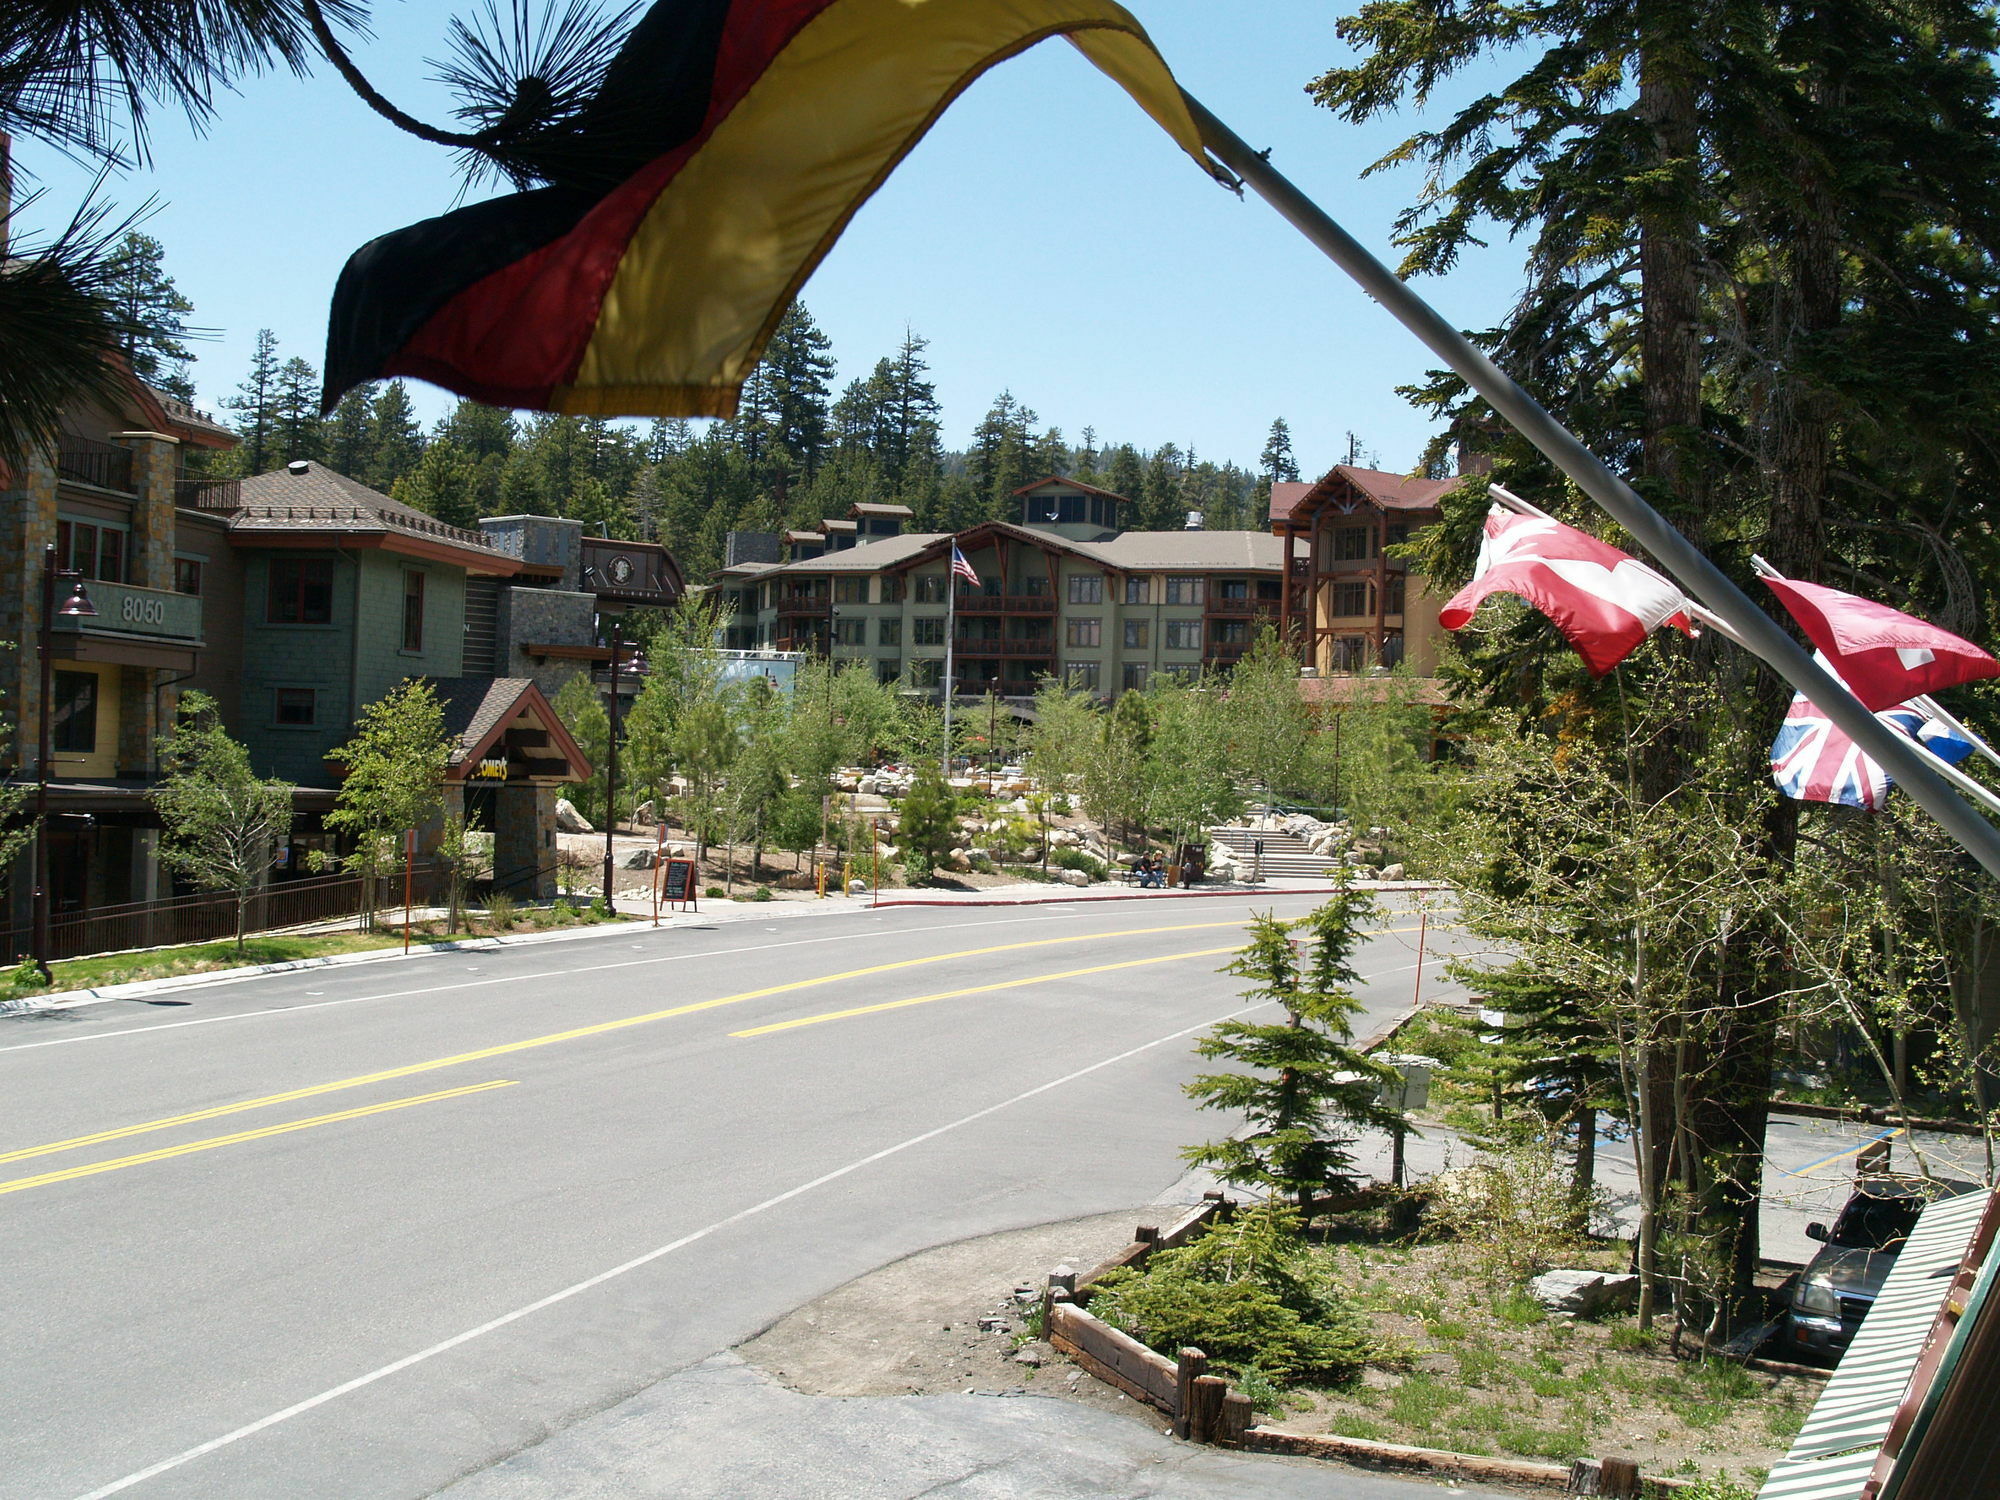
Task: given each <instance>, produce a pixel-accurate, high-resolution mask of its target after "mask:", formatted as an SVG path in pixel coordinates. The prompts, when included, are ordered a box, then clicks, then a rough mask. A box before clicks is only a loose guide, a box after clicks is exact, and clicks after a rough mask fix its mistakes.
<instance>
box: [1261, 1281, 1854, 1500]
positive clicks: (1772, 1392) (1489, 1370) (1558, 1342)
mask: <svg viewBox="0 0 2000 1500" xmlns="http://www.w3.org/2000/svg"><path fill="white" fill-rule="evenodd" d="M1337 1254H1338V1256H1339V1269H1338V1270H1337V1272H1336V1273H1335V1274H1336V1277H1337V1279H1338V1281H1339V1282H1340V1283H1341V1284H1343V1285H1345V1286H1347V1287H1350V1288H1352V1290H1353V1295H1354V1296H1355V1298H1356V1299H1357V1300H1358V1301H1359V1302H1360V1303H1361V1304H1362V1305H1363V1306H1364V1307H1365V1308H1366V1309H1367V1311H1368V1313H1369V1314H1370V1317H1371V1320H1372V1321H1373V1323H1374V1325H1375V1327H1376V1330H1377V1332H1378V1333H1379V1334H1381V1335H1382V1336H1384V1337H1385V1338H1388V1339H1391V1340H1393V1341H1395V1342H1396V1343H1398V1344H1400V1345H1401V1346H1402V1347H1403V1348H1404V1349H1406V1350H1407V1351H1408V1358H1407V1361H1406V1362H1404V1363H1403V1364H1402V1365H1401V1367H1400V1368H1394V1369H1380V1368H1377V1369H1371V1370H1368V1371H1367V1372H1366V1373H1365V1374H1364V1375H1363V1377H1362V1378H1361V1379H1360V1380H1358V1381H1355V1382H1353V1383H1352V1384H1350V1385H1348V1386H1345V1387H1341V1388H1338V1389H1333V1390H1314V1391H1307V1390H1295V1391H1291V1392H1288V1393H1286V1395H1285V1397H1284V1398H1283V1399H1284V1400H1285V1401H1286V1404H1287V1406H1288V1407H1289V1409H1288V1410H1286V1411H1284V1412H1283V1413H1281V1414H1279V1420H1280V1421H1282V1422H1283V1423H1284V1424H1285V1425H1286V1426H1289V1427H1296V1428H1299V1429H1301V1430H1305V1431H1317V1432H1330V1433H1336V1434H1339V1435H1341V1436H1346V1437H1357V1438H1369V1439H1374V1440H1378V1441H1384V1442H1392V1443H1411V1444H1416V1445H1418V1446H1420V1447H1427V1448H1448V1449H1452V1450H1454V1451H1456V1452H1459V1453H1485V1454H1504V1455H1508V1456H1511V1457H1518V1458H1526V1459H1532V1460H1538V1461H1542V1462H1547V1463H1567V1462H1568V1461H1569V1460H1571V1459H1573V1458H1580V1457H1586V1456H1590V1457H1624V1458H1632V1459H1636V1460H1638V1462H1639V1465H1640V1468H1641V1469H1642V1471H1643V1472H1645V1473H1647V1474H1655V1475H1685V1476H1697V1475H1715V1476H1722V1475H1726V1476H1727V1477H1728V1478H1730V1479H1732V1480H1734V1481H1736V1482H1737V1483H1738V1484H1745V1485H1748V1486H1749V1488H1750V1489H1751V1490H1753V1491H1754V1488H1755V1485H1756V1483H1757V1482H1759V1481H1760V1480H1761V1479H1762V1477H1763V1473H1764V1471H1765V1470H1767V1469H1768V1468H1769V1467H1770V1466H1771V1465H1772V1464H1773V1463H1775V1462H1776V1461H1777V1460H1778V1459H1779V1458H1781V1457H1783V1456H1784V1453H1785V1449H1786V1447H1787V1446H1788V1445H1789V1444H1790V1442H1791V1439H1792V1436H1793V1435H1794V1434H1795V1433H1796V1432H1797V1431H1798V1429H1799V1426H1800V1424H1801V1423H1802V1422H1804V1420H1805V1417H1806V1414H1807V1413H1808V1412H1809V1411H1810V1410H1811V1409H1812V1404H1813V1402H1814V1401H1815V1400H1816V1399H1818V1396H1819V1393H1820V1391H1821V1390H1822V1389H1823V1388H1824V1387H1823V1384H1822V1382H1819V1381H1816V1380H1812V1379H1809V1378H1805V1377H1801V1376H1794V1375H1779V1374H1772V1373H1768V1372H1764V1371H1757V1370H1748V1369H1745V1368H1743V1367H1742V1366H1740V1365H1736V1364H1733V1363H1730V1362H1728V1361H1724V1360H1713V1359H1711V1360H1705V1361H1692V1360H1686V1359H1675V1358H1674V1357H1673V1356H1672V1355H1671V1354H1670V1353H1669V1352H1668V1350H1667V1348H1666V1344H1665V1339H1664V1337H1657V1338H1656V1337H1652V1336H1648V1335H1643V1334H1641V1333H1640V1332H1639V1331H1638V1328H1637V1326H1636V1322H1635V1320H1634V1319H1633V1318H1631V1317H1629V1316H1627V1317H1611V1318H1606V1319H1603V1320H1602V1321H1570V1320H1565V1319H1557V1318H1552V1317H1551V1316H1549V1314H1548V1313H1546V1312H1545V1311H1544V1310H1543V1309H1542V1307H1541V1305H1540V1304H1538V1303H1537V1302H1535V1301H1534V1299H1533V1298H1531V1297H1529V1296H1528V1295H1527V1293H1526V1292H1525V1291H1524V1290H1522V1289H1521V1288H1519V1287H1496V1286H1494V1285H1493V1284H1492V1283H1491V1282H1489V1281H1488V1280H1487V1279H1486V1278H1485V1277H1484V1276H1483V1275H1479V1274H1476V1273H1474V1272H1471V1271H1470V1270H1468V1268H1467V1267H1466V1264H1465V1262H1466V1259H1467V1257H1466V1254H1465V1247H1464V1246H1462V1245H1454V1244H1451V1243H1432V1244H1417V1245H1393V1244H1373V1245H1348V1246H1344V1247H1342V1248H1341V1249H1340V1250H1339V1251H1338V1252H1337ZM1599 1260H1601V1261H1602V1262H1603V1264H1601V1265H1599V1264H1594V1262H1595V1261H1599ZM1623 1260H1624V1251H1623V1250H1622V1248H1621V1249H1618V1250H1615V1251H1599V1252H1595V1253H1594V1254H1592V1253H1585V1254H1581V1255H1577V1256H1575V1257H1566V1258H1565V1260H1564V1262H1563V1263H1564V1264H1565V1265H1574V1266H1576V1267H1577V1268H1578V1269H1598V1270H1606V1271H1612V1270H1622V1269H1624V1266H1623Z"/></svg>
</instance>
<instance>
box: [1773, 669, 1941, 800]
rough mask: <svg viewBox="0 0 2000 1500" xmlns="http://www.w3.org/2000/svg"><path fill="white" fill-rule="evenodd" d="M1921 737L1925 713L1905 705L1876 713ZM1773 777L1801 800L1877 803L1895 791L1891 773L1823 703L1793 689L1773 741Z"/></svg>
mask: <svg viewBox="0 0 2000 1500" xmlns="http://www.w3.org/2000/svg"><path fill="white" fill-rule="evenodd" d="M1875 717H1876V718H1878V719H1880V720H1881V721H1882V722H1883V723H1884V724H1887V725H1888V726H1889V727H1890V728H1892V729H1899V730H1901V731H1902V732H1903V733H1904V734H1907V735H1909V736H1910V737H1911V738H1912V739H1916V738H1917V735H1918V731H1919V730H1920V729H1921V728H1922V727H1923V723H1924V716H1923V715H1922V714H1920V713H1918V712H1917V710H1915V709H1914V708H1910V707H1907V706H1900V707H1897V708H1891V709H1887V710H1885V711H1883V712H1882V713H1879V714H1877V715H1876V716H1875ZM1771 779H1772V780H1773V781H1775V782H1776V783H1777V784H1778V790H1779V791H1781V792H1783V793H1784V794H1785V795H1786V796H1787V797H1791V798H1793V799H1795V800H1797V801H1800V802H1833V803H1837V804H1839V805H1840V806H1842V807H1861V808H1868V809H1871V810H1872V809H1874V808H1877V807H1880V806H1881V805H1882V801H1883V799H1884V798H1886V797H1887V796H1888V795H1889V786H1890V781H1889V776H1888V773H1887V772H1885V771H1884V770H1883V769H1882V768H1881V767H1880V766H1879V765H1877V764H1876V763H1875V762H1874V761H1873V760H1871V759H1870V758H1869V757H1868V756H1866V755H1864V754H1862V753H1861V747H1860V746H1859V745H1856V744H1855V743H1854V741H1853V740H1851V739H1849V738H1848V737H1847V736H1846V735H1845V734H1844V733H1842V732H1841V730H1839V729H1838V728H1836V727H1835V726H1834V722H1833V720H1831V719H1829V718H1828V717H1827V716H1826V715H1825V714H1823V713H1821V712H1820V709H1819V705H1818V704H1816V703H1814V702H1813V701H1812V700H1811V699H1810V698H1808V697H1806V695H1805V694H1804V693H1794V694H1793V695H1792V707H1791V711H1790V712H1789V713H1787V714H1786V715H1785V722H1784V723H1783V724H1782V725H1780V726H1779V728H1778V738H1777V739H1776V740H1775V741H1773V742H1772V745H1771Z"/></svg>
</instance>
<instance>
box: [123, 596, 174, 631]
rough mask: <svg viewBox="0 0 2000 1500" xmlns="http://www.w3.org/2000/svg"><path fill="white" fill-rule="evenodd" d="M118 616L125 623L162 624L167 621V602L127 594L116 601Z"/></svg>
mask: <svg viewBox="0 0 2000 1500" xmlns="http://www.w3.org/2000/svg"><path fill="white" fill-rule="evenodd" d="M118 618H119V619H121V620H123V621H124V622H125V623H126V624H127V625H164V624H166V623H167V602H166V600H164V599H148V598H145V597H144V596H143V595H138V594H127V595H126V596H125V597H124V598H123V599H121V600H119V602H118Z"/></svg>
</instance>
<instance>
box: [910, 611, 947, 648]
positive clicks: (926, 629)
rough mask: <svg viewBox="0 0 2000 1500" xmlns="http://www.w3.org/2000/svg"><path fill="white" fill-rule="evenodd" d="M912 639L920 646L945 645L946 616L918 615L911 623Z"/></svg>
mask: <svg viewBox="0 0 2000 1500" xmlns="http://www.w3.org/2000/svg"><path fill="white" fill-rule="evenodd" d="M910 639H911V640H912V641H914V642H915V643H916V644H917V645H919V646H942V645H943V644H944V616H943V615H918V616H917V618H916V619H915V620H913V621H911V630H910Z"/></svg>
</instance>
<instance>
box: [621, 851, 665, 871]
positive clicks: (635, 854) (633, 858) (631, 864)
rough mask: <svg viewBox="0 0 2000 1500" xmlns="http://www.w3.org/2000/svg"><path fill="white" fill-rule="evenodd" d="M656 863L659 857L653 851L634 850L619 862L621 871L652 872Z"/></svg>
mask: <svg viewBox="0 0 2000 1500" xmlns="http://www.w3.org/2000/svg"><path fill="white" fill-rule="evenodd" d="M656 862H657V855H656V854H655V852H654V851H653V850H651V849H634V850H633V851H632V852H631V853H630V854H628V855H626V856H625V857H624V858H623V859H621V860H619V861H618V865H619V868H620V869H625V870H650V869H652V868H653V866H654V864H655V863H656Z"/></svg>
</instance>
